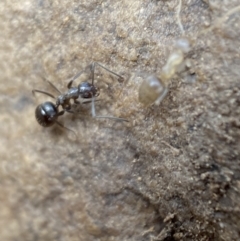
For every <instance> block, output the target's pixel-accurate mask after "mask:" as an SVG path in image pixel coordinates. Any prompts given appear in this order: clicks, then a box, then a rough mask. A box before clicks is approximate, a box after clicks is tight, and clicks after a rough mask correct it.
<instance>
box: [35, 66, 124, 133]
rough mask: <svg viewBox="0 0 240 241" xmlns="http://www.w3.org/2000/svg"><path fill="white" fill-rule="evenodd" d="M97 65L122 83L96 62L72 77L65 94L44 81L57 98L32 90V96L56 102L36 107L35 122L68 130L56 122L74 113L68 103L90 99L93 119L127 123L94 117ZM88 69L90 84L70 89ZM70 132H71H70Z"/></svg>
mask: <svg viewBox="0 0 240 241" xmlns="http://www.w3.org/2000/svg"><path fill="white" fill-rule="evenodd" d="M96 65H98V66H99V67H101V68H103V69H105V70H106V71H108V72H110V73H111V74H113V75H115V76H117V77H118V78H119V82H123V80H124V78H123V77H122V76H120V75H118V74H117V73H115V72H113V71H111V70H109V69H108V68H106V67H104V66H102V65H101V64H99V63H98V62H93V63H92V64H90V65H88V66H87V67H86V68H85V69H84V70H83V71H80V72H79V73H77V74H76V75H75V76H74V77H72V78H71V79H70V81H69V83H68V84H67V88H68V91H67V92H66V93H61V92H60V91H59V90H58V88H57V87H56V86H55V85H54V84H52V83H51V82H50V81H48V80H46V81H47V82H48V83H49V84H50V85H51V86H52V87H53V88H54V89H55V90H56V91H57V92H58V93H59V96H58V97H55V96H54V95H52V94H50V93H48V92H45V91H42V90H37V89H34V90H32V93H33V95H35V93H36V92H38V93H41V94H44V95H47V96H50V97H51V98H53V99H55V100H56V104H54V103H52V102H50V101H46V102H44V103H42V104H40V105H38V106H37V108H36V110H35V117H36V120H37V122H38V123H39V124H40V125H41V126H43V127H49V126H52V125H53V124H55V123H57V124H58V125H59V126H61V127H63V128H65V129H67V130H70V129H68V128H66V127H65V126H63V125H62V124H61V123H60V122H58V120H57V119H58V117H59V116H61V115H63V114H64V113H65V112H68V113H75V112H74V111H72V103H71V102H70V101H71V100H73V101H74V103H75V104H80V103H81V102H79V101H78V98H79V97H80V98H82V99H91V101H90V102H91V103H92V108H91V111H92V117H93V118H107V119H114V120H120V121H127V120H126V119H124V118H118V117H114V116H98V115H96V111H95V97H97V96H99V94H100V93H99V89H98V88H97V87H96V86H95V85H94V72H95V67H96ZM88 68H89V69H90V71H91V80H92V83H88V82H82V83H80V84H79V85H78V86H77V87H72V84H73V81H74V80H76V79H77V78H78V77H79V76H80V75H81V74H82V73H84V72H85V71H86V69H88ZM88 102H89V101H84V102H82V103H88ZM60 106H61V107H62V110H61V111H59V107H60ZM70 131H72V130H70Z"/></svg>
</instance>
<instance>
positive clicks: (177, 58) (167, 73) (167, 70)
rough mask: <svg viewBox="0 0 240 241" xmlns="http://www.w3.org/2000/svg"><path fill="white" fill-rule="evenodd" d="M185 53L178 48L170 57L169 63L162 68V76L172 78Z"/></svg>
mask: <svg viewBox="0 0 240 241" xmlns="http://www.w3.org/2000/svg"><path fill="white" fill-rule="evenodd" d="M183 60H184V54H183V52H182V51H181V50H179V49H177V50H175V51H174V52H173V53H171V54H170V56H169V57H168V60H167V63H166V64H165V65H164V66H163V68H162V73H161V78H162V79H164V80H168V79H171V78H172V77H173V76H174V74H175V73H176V69H177V67H178V66H179V65H180V64H181V63H182V62H183Z"/></svg>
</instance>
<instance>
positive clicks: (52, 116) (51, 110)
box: [35, 101, 58, 127]
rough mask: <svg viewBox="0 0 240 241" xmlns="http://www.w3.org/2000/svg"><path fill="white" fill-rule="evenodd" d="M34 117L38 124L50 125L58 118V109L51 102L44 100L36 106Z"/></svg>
mask: <svg viewBox="0 0 240 241" xmlns="http://www.w3.org/2000/svg"><path fill="white" fill-rule="evenodd" d="M35 117H36V119H37V122H38V123H39V125H41V126H43V127H49V126H52V125H53V124H54V123H55V122H56V120H57V118H58V109H57V107H56V106H55V105H54V104H53V103H52V102H49V101H47V102H44V103H43V104H40V105H38V106H37V108H36V110H35Z"/></svg>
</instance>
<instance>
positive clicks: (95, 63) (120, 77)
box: [91, 62, 124, 84]
mask: <svg viewBox="0 0 240 241" xmlns="http://www.w3.org/2000/svg"><path fill="white" fill-rule="evenodd" d="M96 65H98V66H99V67H101V68H102V69H105V70H106V71H108V72H109V73H111V74H113V75H115V76H117V77H118V78H119V80H120V81H121V82H123V80H124V78H123V77H122V76H121V75H119V74H117V73H116V72H113V71H112V70H110V69H108V68H106V67H104V66H103V65H101V64H99V63H98V62H93V63H92V64H91V68H92V69H91V71H92V72H93V79H94V71H95V66H96ZM92 84H93V83H92Z"/></svg>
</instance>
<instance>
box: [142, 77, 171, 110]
mask: <svg viewBox="0 0 240 241" xmlns="http://www.w3.org/2000/svg"><path fill="white" fill-rule="evenodd" d="M166 93H167V89H166V87H165V86H164V84H163V83H162V82H161V80H160V79H159V78H157V77H156V76H155V75H149V76H145V77H144V80H143V82H142V84H141V86H140V88H139V91H138V94H139V95H138V99H139V101H140V102H141V103H142V104H144V105H145V106H148V105H151V104H153V103H154V102H155V103H156V104H159V103H160V102H161V100H162V99H163V97H164V96H165V95H166Z"/></svg>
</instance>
